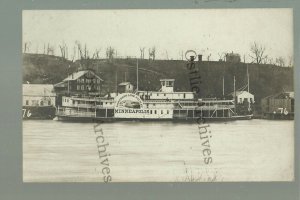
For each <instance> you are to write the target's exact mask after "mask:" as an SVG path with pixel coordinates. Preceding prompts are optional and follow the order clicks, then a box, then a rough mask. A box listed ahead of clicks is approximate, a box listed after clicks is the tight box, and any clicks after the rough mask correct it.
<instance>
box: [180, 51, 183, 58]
mask: <svg viewBox="0 0 300 200" xmlns="http://www.w3.org/2000/svg"><path fill="white" fill-rule="evenodd" d="M179 54H180V57H181V60H183V51H180V52H179Z"/></svg>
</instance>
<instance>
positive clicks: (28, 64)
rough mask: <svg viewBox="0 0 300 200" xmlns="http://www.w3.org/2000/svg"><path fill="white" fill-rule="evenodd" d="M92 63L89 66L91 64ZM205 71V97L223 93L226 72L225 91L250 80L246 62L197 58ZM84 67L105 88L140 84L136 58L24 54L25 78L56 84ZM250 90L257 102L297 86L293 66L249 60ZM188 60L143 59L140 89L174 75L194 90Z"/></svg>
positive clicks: (181, 86)
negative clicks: (280, 65)
mask: <svg viewBox="0 0 300 200" xmlns="http://www.w3.org/2000/svg"><path fill="white" fill-rule="evenodd" d="M87 66H88V67H87ZM197 67H198V69H199V71H200V74H201V79H202V84H201V94H203V96H205V97H216V96H217V97H221V96H222V78H223V76H224V80H225V81H224V82H225V94H229V93H231V92H232V91H233V76H235V77H236V89H238V88H240V87H242V86H244V85H245V84H246V83H247V65H246V64H245V63H235V64H233V63H226V62H214V61H209V62H208V61H202V62H197ZM83 68H89V69H93V70H94V71H95V72H96V73H97V74H99V76H100V77H101V78H102V79H103V80H104V85H103V86H104V90H106V91H110V92H114V91H115V90H116V80H117V83H120V82H122V81H125V79H126V81H130V82H131V83H133V84H134V85H136V60H135V59H115V60H114V61H112V62H109V61H108V60H106V59H101V60H81V61H76V62H72V61H69V60H65V59H62V58H60V57H56V56H48V55H38V54H24V55H23V82H24V83H26V82H27V81H28V82H30V83H45V84H46V83H47V84H55V83H58V82H60V81H62V80H63V79H64V78H65V77H66V76H67V75H68V74H70V73H72V72H74V71H76V70H78V69H83ZM248 68H249V74H250V92H251V93H253V94H254V95H255V99H256V101H257V102H260V99H261V98H262V97H265V96H268V95H271V94H274V93H277V92H281V91H283V90H285V91H290V90H293V68H287V67H278V66H275V65H257V64H249V65H248ZM188 72H189V71H188V70H187V69H186V61H181V60H155V61H149V60H146V59H145V60H139V89H140V90H158V89H159V88H160V82H159V79H160V78H174V79H175V90H176V91H190V85H189V77H188Z"/></svg>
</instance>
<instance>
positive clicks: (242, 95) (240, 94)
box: [230, 91, 255, 104]
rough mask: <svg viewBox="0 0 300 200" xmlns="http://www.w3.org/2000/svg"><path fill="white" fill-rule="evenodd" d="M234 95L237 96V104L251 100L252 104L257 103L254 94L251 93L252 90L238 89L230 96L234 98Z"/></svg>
mask: <svg viewBox="0 0 300 200" xmlns="http://www.w3.org/2000/svg"><path fill="white" fill-rule="evenodd" d="M234 95H235V97H236V103H237V104H243V103H246V102H249V103H251V104H253V103H255V101H254V95H253V94H251V93H250V92H247V91H236V92H235V94H234V92H232V93H230V96H231V97H232V98H234Z"/></svg>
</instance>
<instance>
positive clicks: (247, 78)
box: [247, 63, 250, 92]
mask: <svg viewBox="0 0 300 200" xmlns="http://www.w3.org/2000/svg"><path fill="white" fill-rule="evenodd" d="M247 82H248V92H249V91H250V85H249V83H250V82H249V70H248V63H247Z"/></svg>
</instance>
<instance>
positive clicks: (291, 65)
mask: <svg viewBox="0 0 300 200" xmlns="http://www.w3.org/2000/svg"><path fill="white" fill-rule="evenodd" d="M293 66H294V57H293V56H289V67H293Z"/></svg>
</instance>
